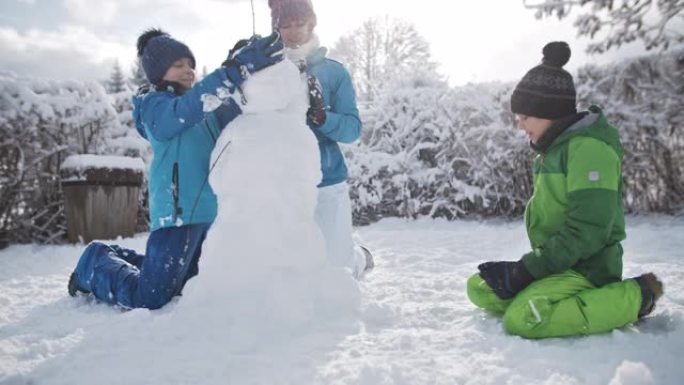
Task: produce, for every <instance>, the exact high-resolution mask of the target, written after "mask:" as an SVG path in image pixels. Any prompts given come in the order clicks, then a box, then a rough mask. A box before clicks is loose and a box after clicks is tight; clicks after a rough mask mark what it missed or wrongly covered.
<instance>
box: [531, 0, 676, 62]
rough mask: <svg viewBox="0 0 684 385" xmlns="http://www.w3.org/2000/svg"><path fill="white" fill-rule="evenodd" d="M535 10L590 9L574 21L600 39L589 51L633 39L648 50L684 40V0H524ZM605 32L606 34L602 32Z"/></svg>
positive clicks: (550, 13)
mask: <svg viewBox="0 0 684 385" xmlns="http://www.w3.org/2000/svg"><path fill="white" fill-rule="evenodd" d="M523 4H524V5H525V7H527V8H530V9H535V10H536V17H537V18H542V17H546V16H553V15H555V16H557V17H558V18H559V19H563V18H565V17H567V16H568V15H569V14H570V12H571V11H572V9H573V8H574V7H575V6H577V7H579V8H582V9H585V8H588V12H586V13H582V14H580V15H579V16H578V17H577V19H576V20H575V23H574V25H575V27H576V28H577V32H578V34H579V35H580V36H588V37H590V38H591V39H595V38H596V39H597V41H596V42H595V43H592V44H590V45H589V46H588V47H587V52H589V53H602V52H605V51H607V50H610V49H611V48H617V47H620V46H621V45H623V44H627V43H631V42H633V41H641V42H643V44H644V46H645V47H646V49H647V50H650V49H654V48H660V49H662V50H667V49H668V47H671V46H674V45H676V44H678V43H682V42H684V1H682V0H523ZM604 32H605V34H603V33H604Z"/></svg>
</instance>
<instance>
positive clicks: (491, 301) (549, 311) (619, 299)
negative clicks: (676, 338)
mask: <svg viewBox="0 0 684 385" xmlns="http://www.w3.org/2000/svg"><path fill="white" fill-rule="evenodd" d="M467 289H468V298H470V301H472V303H474V304H475V305H476V306H478V307H481V308H483V309H486V310H490V311H493V312H495V313H503V325H504V329H505V330H506V331H507V332H508V333H510V334H515V335H519V336H521V337H524V338H548V337H566V336H575V335H586V334H596V333H604V332H607V331H610V330H612V329H615V328H619V327H622V326H625V325H627V324H629V323H631V322H634V321H636V320H637V318H638V317H637V314H638V313H639V308H640V306H641V289H640V288H639V284H638V283H637V282H636V281H635V280H633V279H627V280H624V281H620V282H615V283H611V284H608V285H605V286H602V287H599V288H597V287H596V286H594V285H593V284H592V283H591V282H589V281H588V280H587V279H586V278H585V277H584V276H582V275H581V274H579V273H577V272H575V271H572V270H568V271H565V272H563V273H560V274H553V275H550V276H548V277H545V278H542V279H540V280H537V281H534V282H532V284H530V285H529V286H528V287H526V288H525V289H524V290H523V291H521V292H520V293H518V295H517V296H515V297H514V298H511V299H508V300H502V299H500V298H499V297H498V296H497V295H496V294H495V293H494V291H493V290H492V289H491V288H490V287H489V285H487V283H486V282H485V281H484V280H483V279H482V277H480V275H479V274H475V275H473V276H471V277H470V279H468V285H467Z"/></svg>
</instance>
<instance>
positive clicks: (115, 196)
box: [60, 155, 143, 243]
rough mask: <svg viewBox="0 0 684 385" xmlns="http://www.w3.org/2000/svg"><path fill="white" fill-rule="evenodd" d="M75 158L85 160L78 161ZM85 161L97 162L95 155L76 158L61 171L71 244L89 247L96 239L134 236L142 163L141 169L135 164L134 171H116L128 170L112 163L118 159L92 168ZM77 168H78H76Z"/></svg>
mask: <svg viewBox="0 0 684 385" xmlns="http://www.w3.org/2000/svg"><path fill="white" fill-rule="evenodd" d="M73 157H81V158H80V160H79V158H76V161H74V159H73ZM83 157H87V158H86V159H89V160H93V159H95V158H93V157H95V155H76V156H72V157H70V158H72V159H67V160H66V161H65V162H64V164H63V165H62V169H61V171H60V174H61V177H62V190H63V193H64V212H65V214H66V220H67V237H68V239H69V241H70V242H73V243H76V242H79V241H80V242H83V243H89V242H90V241H92V240H94V239H114V238H116V237H118V236H122V237H130V236H132V235H133V234H134V233H135V227H136V222H137V214H138V199H139V196H140V186H141V185H142V180H143V170H142V168H143V167H142V160H139V159H138V160H139V165H138V164H135V163H134V164H135V167H132V168H113V167H125V166H121V165H120V164H116V163H112V161H113V160H114V161H116V158H115V157H106V158H107V161H106V162H100V163H102V164H99V165H98V164H97V162H92V163H94V164H93V165H88V164H86V163H87V162H83ZM119 158H123V157H119ZM128 159H130V158H128ZM106 163H111V165H107V164H106ZM123 163H126V162H123ZM129 163H130V161H129ZM74 164H76V165H78V166H77V167H73V165H74Z"/></svg>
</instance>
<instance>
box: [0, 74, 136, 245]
mask: <svg viewBox="0 0 684 385" xmlns="http://www.w3.org/2000/svg"><path fill="white" fill-rule="evenodd" d="M117 95H121V94H117ZM125 97H126V98H128V99H129V100H130V92H128V95H126V96H125ZM117 98H118V96H114V97H113V96H111V95H108V94H107V93H106V92H105V89H104V88H103V87H102V85H100V84H99V83H97V82H75V81H44V80H35V79H26V78H17V77H15V76H12V75H0V247H2V246H3V245H6V244H8V243H14V242H43V243H54V242H58V241H62V240H63V235H64V229H65V225H64V215H63V208H62V196H61V189H60V183H59V182H60V181H59V166H60V164H61V163H62V161H63V160H64V158H66V157H67V156H68V155H71V154H116V155H137V156H141V155H142V156H145V154H146V150H145V147H144V144H142V143H141V142H140V140H141V139H139V138H138V139H135V137H134V136H133V132H132V129H131V128H130V126H128V125H127V124H122V123H121V121H120V115H121V116H123V115H125V114H126V112H125V111H124V110H125V109H126V108H125V107H122V104H123V102H120V101H118V99H117ZM121 98H122V99H121V100H123V98H124V95H121ZM117 103H118V104H117ZM117 107H118V108H117ZM127 114H128V115H130V108H128V112H127ZM129 120H130V118H129ZM124 123H126V122H125V121H124ZM135 135H137V134H135Z"/></svg>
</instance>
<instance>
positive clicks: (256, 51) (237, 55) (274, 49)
mask: <svg viewBox="0 0 684 385" xmlns="http://www.w3.org/2000/svg"><path fill="white" fill-rule="evenodd" d="M281 60H283V42H282V40H281V39H280V34H279V33H278V32H273V33H272V34H271V35H269V36H267V37H263V38H262V37H260V36H258V35H256V36H253V37H252V38H250V39H249V40H246V41H244V40H240V41H238V42H237V44H235V46H234V47H233V49H231V50H230V53H229V54H228V58H227V59H226V61H224V62H223V66H224V67H226V72H227V75H228V78H229V79H230V81H231V82H233V84H235V85H236V86H238V87H239V86H240V85H241V84H242V83H243V82H244V81H245V79H246V78H247V77H249V75H250V74H253V73H255V72H257V71H260V70H262V69H264V68H266V67H269V66H272V65H273V64H276V63H278V62H280V61H281Z"/></svg>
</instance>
